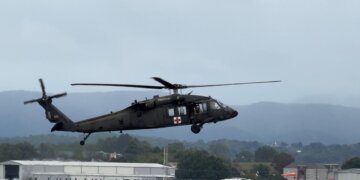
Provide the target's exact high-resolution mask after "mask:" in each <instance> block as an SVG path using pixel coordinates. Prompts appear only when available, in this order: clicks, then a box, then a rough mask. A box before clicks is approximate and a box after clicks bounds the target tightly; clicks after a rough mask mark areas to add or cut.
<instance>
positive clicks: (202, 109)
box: [194, 102, 207, 114]
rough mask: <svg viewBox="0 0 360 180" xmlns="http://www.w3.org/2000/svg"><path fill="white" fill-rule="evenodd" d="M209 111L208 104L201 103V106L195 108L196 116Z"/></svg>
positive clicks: (197, 105)
mask: <svg viewBox="0 0 360 180" xmlns="http://www.w3.org/2000/svg"><path fill="white" fill-rule="evenodd" d="M206 111H207V103H206V102H205V103H199V104H196V105H195V107H194V112H195V113H196V114H199V113H203V112H206Z"/></svg>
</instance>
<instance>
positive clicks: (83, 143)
mask: <svg viewBox="0 0 360 180" xmlns="http://www.w3.org/2000/svg"><path fill="white" fill-rule="evenodd" d="M90 135H91V133H88V134H87V135H86V136H85V137H84V140H82V141H80V145H81V146H83V145H85V141H86V139H87V138H89V136H90Z"/></svg>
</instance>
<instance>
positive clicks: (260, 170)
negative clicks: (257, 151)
mask: <svg viewBox="0 0 360 180" xmlns="http://www.w3.org/2000/svg"><path fill="white" fill-rule="evenodd" d="M252 172H253V173H254V174H256V176H257V177H261V178H266V177H269V175H270V168H269V167H268V166H266V165H264V164H257V165H254V167H253V168H252Z"/></svg>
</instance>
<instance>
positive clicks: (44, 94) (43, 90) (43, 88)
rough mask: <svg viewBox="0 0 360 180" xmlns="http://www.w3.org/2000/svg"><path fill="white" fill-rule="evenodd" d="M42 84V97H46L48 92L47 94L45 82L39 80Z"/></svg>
mask: <svg viewBox="0 0 360 180" xmlns="http://www.w3.org/2000/svg"><path fill="white" fill-rule="evenodd" d="M39 82H40V86H41V91H42V95H43V97H45V96H46V92H45V85H44V81H43V80H42V79H39Z"/></svg>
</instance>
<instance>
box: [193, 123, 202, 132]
mask: <svg viewBox="0 0 360 180" xmlns="http://www.w3.org/2000/svg"><path fill="white" fill-rule="evenodd" d="M202 126H203V124H193V125H191V131H192V132H193V133H194V134H198V133H199V132H200V131H201V128H202Z"/></svg>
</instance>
